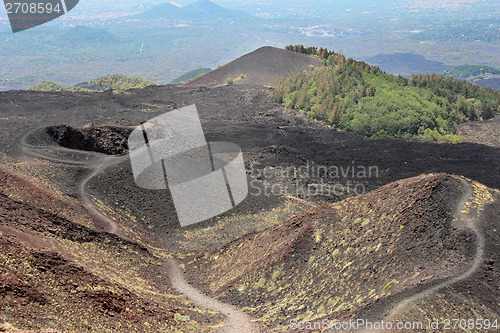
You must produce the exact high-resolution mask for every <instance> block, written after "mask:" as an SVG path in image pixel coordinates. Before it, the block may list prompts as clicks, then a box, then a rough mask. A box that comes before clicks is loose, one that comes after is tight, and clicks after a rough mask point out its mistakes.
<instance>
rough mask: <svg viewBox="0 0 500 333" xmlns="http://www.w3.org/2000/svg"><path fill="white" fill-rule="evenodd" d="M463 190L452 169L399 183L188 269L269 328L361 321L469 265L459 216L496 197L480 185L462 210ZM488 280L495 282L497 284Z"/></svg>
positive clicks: (318, 211)
mask: <svg viewBox="0 0 500 333" xmlns="http://www.w3.org/2000/svg"><path fill="white" fill-rule="evenodd" d="M463 186H464V185H463V184H462V182H461V180H460V179H458V178H455V177H451V176H449V175H446V174H437V175H428V176H420V177H415V178H411V179H405V180H401V181H397V182H395V183H391V184H388V185H386V186H384V187H382V188H380V189H378V190H375V191H373V192H371V193H369V194H367V195H364V196H360V197H355V198H350V199H348V200H345V201H342V202H340V203H338V204H335V205H333V206H323V207H318V208H315V209H313V210H310V211H308V212H305V213H303V214H301V215H299V216H297V217H295V218H292V219H291V220H289V221H288V222H286V223H282V224H279V225H277V226H275V227H273V228H270V229H268V230H266V231H264V232H261V233H258V234H255V235H251V236H247V237H246V238H244V239H242V240H240V241H237V242H234V243H232V244H229V245H227V246H226V247H224V248H223V249H221V250H219V251H217V252H214V253H205V254H203V255H200V256H199V257H197V258H196V259H194V260H192V261H191V262H189V264H188V265H187V266H188V267H190V273H191V274H192V275H193V276H194V277H195V278H196V279H197V280H198V281H200V282H201V283H202V285H203V286H204V288H205V290H207V291H210V293H212V294H213V295H216V296H218V297H220V298H221V299H224V300H228V301H229V300H231V301H232V302H233V304H239V305H240V307H242V308H243V307H246V309H248V310H249V311H250V312H251V313H253V315H254V316H255V317H259V318H262V321H263V322H265V323H267V324H268V328H269V329H270V330H272V331H276V332H278V331H281V330H282V329H284V328H287V327H288V324H289V323H290V321H291V320H298V321H299V322H307V321H321V320H323V319H330V320H341V319H346V318H351V317H359V316H360V314H363V312H364V311H365V309H366V308H368V307H373V306H376V305H377V304H378V305H380V304H384V302H385V301H386V300H387V299H389V298H390V296H391V295H397V294H399V293H401V292H403V291H405V290H412V289H414V288H417V289H418V288H422V286H424V285H428V284H432V283H433V281H440V280H442V279H447V278H449V277H453V276H457V275H460V274H461V273H462V272H463V271H464V268H466V267H469V265H470V263H471V262H472V261H473V260H474V255H475V253H476V248H475V246H476V245H475V241H474V239H475V238H474V236H473V235H474V234H473V233H472V232H471V231H470V230H468V229H466V228H464V227H462V226H461V225H460V223H459V221H457V220H456V215H455V212H456V210H457V209H460V210H462V209H464V210H465V209H467V210H470V212H471V213H470V215H471V218H473V217H474V216H475V215H474V213H473V209H476V208H477V204H480V205H484V204H485V203H489V202H490V201H491V199H492V197H491V195H490V192H489V191H488V190H485V189H484V188H482V189H481V190H478V191H477V193H475V197H474V198H472V199H475V200H476V201H473V200H470V199H471V198H469V196H467V197H466V198H465V199H466V200H464V202H465V201H469V204H467V206H466V207H468V208H466V207H456V203H457V202H459V201H460V198H461V197H462V196H464V195H465V194H467V192H466V189H465V188H464V187H463ZM474 202H475V204H476V206H474V205H475V204H474ZM474 221H475V223H476V222H477V221H476V220H474ZM249 254H251V255H249ZM199 272H203V274H200V273H199ZM490 286H491V287H492V288H494V287H495V286H494V285H492V284H491V281H490ZM483 296H484V295H483ZM455 307H456V308H458V309H460V303H458V304H455ZM425 310H426V311H430V312H432V311H431V309H430V308H429V309H425ZM465 310H468V309H463V308H462V310H461V311H462V312H464V311H465ZM476 310H477V311H482V310H479V309H476ZM483 310H484V309H483ZM381 311H382V310H381ZM485 311H486V310H485ZM459 313H460V312H459ZM483 314H491V313H489V312H488V311H486V312H484V311H483Z"/></svg>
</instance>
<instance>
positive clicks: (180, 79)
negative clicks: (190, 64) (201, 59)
mask: <svg viewBox="0 0 500 333" xmlns="http://www.w3.org/2000/svg"><path fill="white" fill-rule="evenodd" d="M211 71H212V70H211V69H210V68H198V69H193V70H192V71H189V72H187V73H186V74H183V75H181V76H179V77H178V78H177V79H174V80H172V81H170V84H179V83H181V82H189V81H190V80H192V79H195V78H197V77H198V76H200V75H203V74H206V73H209V72H211Z"/></svg>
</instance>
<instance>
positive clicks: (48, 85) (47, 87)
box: [28, 81, 68, 92]
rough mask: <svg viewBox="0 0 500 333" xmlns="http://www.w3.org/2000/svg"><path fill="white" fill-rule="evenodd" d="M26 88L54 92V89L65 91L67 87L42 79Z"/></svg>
mask: <svg viewBox="0 0 500 333" xmlns="http://www.w3.org/2000/svg"><path fill="white" fill-rule="evenodd" d="M28 90H33V91H50V92H56V91H65V90H68V88H66V87H64V86H61V85H60V84H59V83H55V82H52V81H43V82H40V83H37V84H35V85H34V86H32V87H30V88H28Z"/></svg>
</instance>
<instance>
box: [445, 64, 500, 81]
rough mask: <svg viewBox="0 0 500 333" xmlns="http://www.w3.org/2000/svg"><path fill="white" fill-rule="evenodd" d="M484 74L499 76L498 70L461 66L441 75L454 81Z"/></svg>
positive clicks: (488, 67)
mask: <svg viewBox="0 0 500 333" xmlns="http://www.w3.org/2000/svg"><path fill="white" fill-rule="evenodd" d="M486 73H489V74H500V68H495V67H491V66H479V65H462V66H457V67H453V68H450V69H448V70H446V71H444V72H443V75H444V76H451V77H453V78H455V79H468V78H469V77H471V76H477V75H482V74H486Z"/></svg>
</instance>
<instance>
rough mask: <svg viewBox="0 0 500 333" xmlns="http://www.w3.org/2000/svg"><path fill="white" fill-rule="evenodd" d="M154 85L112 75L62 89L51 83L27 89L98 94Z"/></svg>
mask: <svg viewBox="0 0 500 333" xmlns="http://www.w3.org/2000/svg"><path fill="white" fill-rule="evenodd" d="M151 85H155V83H154V82H151V81H149V80H145V79H142V78H138V77H133V76H124V75H120V74H112V75H109V76H104V77H102V78H99V79H97V80H94V81H90V82H83V83H79V84H77V85H75V86H73V87H64V86H62V85H60V84H58V83H55V82H52V81H45V82H41V83H38V84H35V85H34V86H32V87H30V88H28V90H33V91H47V92H58V91H88V92H100V91H105V90H109V89H113V90H127V89H137V88H144V87H147V86H151Z"/></svg>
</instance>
